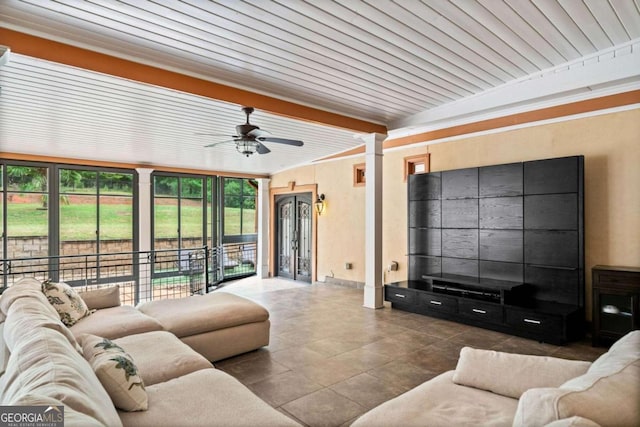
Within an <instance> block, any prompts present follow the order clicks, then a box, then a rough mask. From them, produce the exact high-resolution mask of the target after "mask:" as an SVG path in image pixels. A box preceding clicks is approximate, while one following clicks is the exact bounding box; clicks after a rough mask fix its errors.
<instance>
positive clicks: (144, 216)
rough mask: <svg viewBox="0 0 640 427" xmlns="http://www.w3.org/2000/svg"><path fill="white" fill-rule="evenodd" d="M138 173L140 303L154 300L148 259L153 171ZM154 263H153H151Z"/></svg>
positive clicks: (140, 169) (138, 170)
mask: <svg viewBox="0 0 640 427" xmlns="http://www.w3.org/2000/svg"><path fill="white" fill-rule="evenodd" d="M136 171H137V172H138V250H139V251H140V280H139V282H138V285H139V287H138V301H140V302H144V301H149V300H151V298H152V296H153V295H152V292H153V288H152V286H151V264H150V261H149V258H148V257H147V255H148V251H150V250H151V215H152V214H153V212H151V188H152V185H151V173H152V172H153V169H147V168H136ZM151 262H152V261H151Z"/></svg>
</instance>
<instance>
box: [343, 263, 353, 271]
mask: <svg viewBox="0 0 640 427" xmlns="http://www.w3.org/2000/svg"><path fill="white" fill-rule="evenodd" d="M352 268H353V264H351V263H350V262H345V263H344V269H345V270H351V269H352Z"/></svg>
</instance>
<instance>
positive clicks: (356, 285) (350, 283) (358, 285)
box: [324, 276, 364, 289]
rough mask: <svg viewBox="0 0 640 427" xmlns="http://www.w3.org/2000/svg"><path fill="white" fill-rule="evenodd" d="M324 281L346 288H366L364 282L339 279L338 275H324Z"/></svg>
mask: <svg viewBox="0 0 640 427" xmlns="http://www.w3.org/2000/svg"><path fill="white" fill-rule="evenodd" d="M324 282H325V283H329V284H331V285H338V286H344V287H346V288H353V289H364V282H356V281H354V280H346V279H339V278H337V277H329V276H325V277H324Z"/></svg>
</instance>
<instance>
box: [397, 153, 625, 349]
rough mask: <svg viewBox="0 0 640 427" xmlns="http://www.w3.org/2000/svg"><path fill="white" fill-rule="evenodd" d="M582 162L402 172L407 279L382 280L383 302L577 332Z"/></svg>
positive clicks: (526, 331)
mask: <svg viewBox="0 0 640 427" xmlns="http://www.w3.org/2000/svg"><path fill="white" fill-rule="evenodd" d="M583 165H584V159H583V157H582V156H574V157H564V158H559V159H548V160H537V161H531V162H524V163H510V164H505V165H496V166H485V167H480V168H467V169H460V170H452V171H443V172H436V173H427V174H419V175H411V176H409V178H408V189H407V191H408V198H409V202H408V210H409V212H408V225H409V230H408V249H409V261H408V264H409V277H408V281H406V282H401V283H395V284H389V285H386V286H387V288H389V289H390V290H389V293H385V295H387V297H388V298H387V300H388V301H391V302H392V304H393V306H394V307H395V308H400V309H403V310H408V311H413V312H417V313H422V314H427V315H432V316H435V317H442V318H446V319H450V320H457V321H460V322H464V323H469V324H474V325H477V326H481V327H485V328H489V329H494V330H500V331H504V332H509V333H513V334H516V335H521V336H525V337H529V338H534V339H538V340H540V341H548V342H554V343H564V342H566V341H568V340H571V339H574V338H577V337H579V336H580V335H581V334H582V333H583V332H584V220H583V204H584V202H583V200H584V196H583V180H584V172H583V168H584V166H583ZM442 283H446V285H443V284H442ZM387 288H385V289H387ZM398 289H400V290H402V289H404V290H405V291H406V292H408V293H407V294H406V295H405V294H403V293H402V292H401V291H398V292H395V291H393V290H398ZM398 295H402V296H398ZM636 304H637V303H636Z"/></svg>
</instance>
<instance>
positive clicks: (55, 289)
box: [42, 280, 91, 326]
mask: <svg viewBox="0 0 640 427" xmlns="http://www.w3.org/2000/svg"><path fill="white" fill-rule="evenodd" d="M42 292H43V293H44V295H45V296H46V297H47V299H48V300H49V304H51V305H52V306H53V308H55V309H56V311H57V312H58V314H59V315H60V320H62V323H64V324H65V325H67V326H73V325H75V324H76V323H77V322H78V320H80V319H82V318H83V317H87V316H88V315H90V314H91V311H90V310H89V307H87V304H85V302H84V301H83V300H82V298H80V295H78V293H77V292H76V291H75V290H74V289H73V288H72V287H71V286H69V285H67V284H66V283H62V282H60V283H54V282H51V281H50V280H47V281H46V282H44V283H43V284H42Z"/></svg>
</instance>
